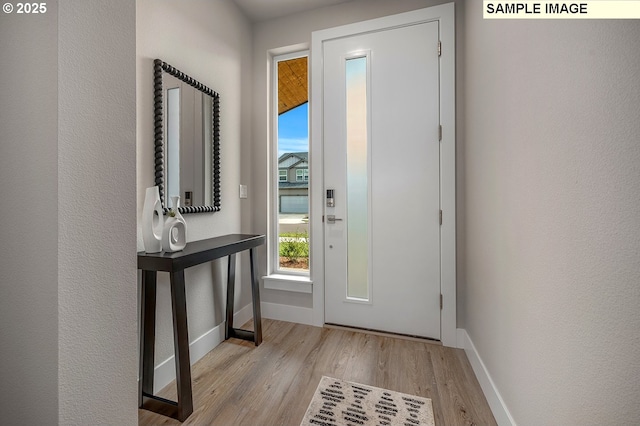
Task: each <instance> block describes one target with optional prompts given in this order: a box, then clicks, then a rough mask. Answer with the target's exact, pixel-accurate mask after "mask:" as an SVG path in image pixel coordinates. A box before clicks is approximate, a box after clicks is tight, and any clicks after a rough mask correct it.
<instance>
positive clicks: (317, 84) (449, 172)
mask: <svg viewBox="0 0 640 426" xmlns="http://www.w3.org/2000/svg"><path fill="white" fill-rule="evenodd" d="M430 21H439V24H440V25H439V28H440V41H441V43H442V54H441V56H440V119H441V123H440V124H441V125H442V142H441V145H440V205H441V206H442V207H441V208H442V215H443V220H442V226H441V227H440V255H441V268H440V270H441V278H440V287H441V292H442V296H443V307H442V312H441V341H442V343H443V344H444V345H445V346H451V347H456V226H455V225H456V211H455V198H456V188H455V164H456V160H455V152H456V149H455V140H456V139H455V26H454V4H453V3H447V4H443V5H439V6H433V7H429V8H426V9H420V10H415V11H412V12H406V13H401V14H398V15H392V16H387V17H383V18H378V19H373V20H369V21H364V22H358V23H355V24H349V25H344V26H340V27H336V28H329V29H326V30H320V31H315V32H313V33H312V34H311V93H310V100H311V109H310V112H311V144H310V145H311V147H310V148H311V153H310V164H309V166H310V170H311V173H312V176H313V179H311V194H313V195H312V199H311V200H310V204H311V206H310V207H311V217H312V218H313V220H312V223H311V230H310V231H311V236H312V238H311V259H310V261H311V274H312V277H311V278H312V281H313V324H314V325H316V326H319V327H322V326H323V325H324V232H323V223H322V215H323V212H324V207H323V204H324V194H323V187H324V175H323V170H324V168H323V167H324V161H323V154H322V153H323V146H322V141H323V134H322V128H323V117H322V111H323V99H322V93H323V85H322V80H323V78H322V74H323V61H322V57H323V54H322V46H323V42H324V41H326V40H331V39H334V38H338V37H345V36H350V35H355V34H361V33H366V32H370V31H376V30H380V29H383V28H393V27H399V26H405V25H411V24H415V23H419V22H430ZM436 48H437V46H434V49H436Z"/></svg>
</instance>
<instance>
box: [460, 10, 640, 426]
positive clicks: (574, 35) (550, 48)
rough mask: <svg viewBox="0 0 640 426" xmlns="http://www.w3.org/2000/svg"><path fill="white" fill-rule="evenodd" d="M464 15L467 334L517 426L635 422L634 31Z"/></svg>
mask: <svg viewBox="0 0 640 426" xmlns="http://www.w3.org/2000/svg"><path fill="white" fill-rule="evenodd" d="M467 8H468V10H467V11H466V13H467V16H466V22H465V44H466V55H465V56H466V58H465V74H464V84H465V88H466V96H465V122H464V126H465V134H466V141H465V144H464V163H463V164H460V165H459V167H462V168H464V169H465V180H464V187H465V204H466V207H465V210H466V212H465V216H466V223H465V228H466V233H465V234H466V239H465V241H464V244H465V245H466V261H465V262H464V265H465V268H466V294H465V303H464V311H465V316H466V318H465V319H466V321H465V328H466V329H467V332H468V334H469V336H470V337H471V339H472V341H473V342H474V343H475V346H476V348H477V350H478V352H479V354H480V357H481V358H482V360H483V361H484V363H485V365H486V367H487V369H488V371H489V373H490V374H491V376H492V378H493V380H494V382H495V385H496V387H497V389H498V390H499V392H500V393H501V395H502V397H503V398H504V401H505V403H506V405H507V407H508V409H509V410H510V412H511V414H512V415H513V418H514V419H515V421H516V422H517V424H519V425H541V424H545V425H556V424H557V425H567V424H589V425H600V424H616V425H623V424H629V425H630V424H638V423H639V422H640V404H638V401H640V380H638V377H640V334H639V333H638V330H640V309H639V307H640V286H639V283H640V208H639V206H640V143H639V139H638V137H639V135H640V120H639V119H638V118H639V117H640V84H639V82H640V43H639V40H640V24H639V23H638V21H566V20H564V21H489V20H487V21H485V20H483V19H482V15H481V8H482V3H481V2H477V3H476V2H467Z"/></svg>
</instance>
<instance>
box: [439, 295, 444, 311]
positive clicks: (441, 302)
mask: <svg viewBox="0 0 640 426" xmlns="http://www.w3.org/2000/svg"><path fill="white" fill-rule="evenodd" d="M443 304H444V299H443V297H442V294H440V310H442V306H443Z"/></svg>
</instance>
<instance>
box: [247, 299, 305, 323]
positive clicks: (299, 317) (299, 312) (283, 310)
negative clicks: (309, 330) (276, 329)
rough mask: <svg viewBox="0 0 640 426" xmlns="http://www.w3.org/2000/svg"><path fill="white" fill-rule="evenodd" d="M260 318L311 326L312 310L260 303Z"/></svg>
mask: <svg viewBox="0 0 640 426" xmlns="http://www.w3.org/2000/svg"><path fill="white" fill-rule="evenodd" d="M260 308H261V311H262V318H269V319H274V320H279V321H288V322H297V323H299V324H306V325H314V324H313V309H312V308H302V307H300V306H291V305H281V304H278V303H268V302H262V303H260Z"/></svg>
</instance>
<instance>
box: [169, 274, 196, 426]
mask: <svg viewBox="0 0 640 426" xmlns="http://www.w3.org/2000/svg"><path fill="white" fill-rule="evenodd" d="M171 306H172V311H173V345H174V348H175V357H176V384H177V387H178V415H177V417H178V420H180V421H184V420H185V419H186V418H187V417H189V415H191V413H192V412H193V397H192V394H191V360H190V359H189V331H188V328H187V299H186V294H185V289H184V270H181V271H178V272H172V273H171Z"/></svg>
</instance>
